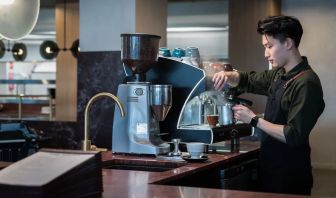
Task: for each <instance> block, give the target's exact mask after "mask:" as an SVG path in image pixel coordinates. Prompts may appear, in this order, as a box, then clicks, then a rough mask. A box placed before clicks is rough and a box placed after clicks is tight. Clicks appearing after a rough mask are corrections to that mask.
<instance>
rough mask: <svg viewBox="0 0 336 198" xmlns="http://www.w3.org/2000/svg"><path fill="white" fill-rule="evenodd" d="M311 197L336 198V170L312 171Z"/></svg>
mask: <svg viewBox="0 0 336 198" xmlns="http://www.w3.org/2000/svg"><path fill="white" fill-rule="evenodd" d="M313 175H314V187H313V190H312V195H314V196H330V197H336V170H323V169H314V170H313Z"/></svg>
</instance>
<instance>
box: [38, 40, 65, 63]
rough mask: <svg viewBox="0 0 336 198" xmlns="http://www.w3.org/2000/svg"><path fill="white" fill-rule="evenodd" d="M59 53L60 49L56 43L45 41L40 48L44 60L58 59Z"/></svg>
mask: <svg viewBox="0 0 336 198" xmlns="http://www.w3.org/2000/svg"><path fill="white" fill-rule="evenodd" d="M59 51H60V49H59V47H58V45H57V43H55V42H54V41H44V42H43V43H42V44H41V46H40V54H41V56H42V58H44V59H47V60H50V59H54V58H56V56H57V55H58V52H59Z"/></svg>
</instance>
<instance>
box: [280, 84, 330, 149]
mask: <svg viewBox="0 0 336 198" xmlns="http://www.w3.org/2000/svg"><path fill="white" fill-rule="evenodd" d="M293 86H294V88H293V89H292V90H291V91H290V94H288V97H290V99H288V101H290V104H289V108H288V109H289V111H288V117H287V124H286V125H285V126H284V135H285V138H286V142H287V144H288V145H289V146H290V147H298V146H301V145H302V144H307V143H308V141H309V134H310V132H311V130H312V129H313V127H314V126H315V124H316V122H317V120H318V118H319V116H320V115H321V114H322V112H323V110H324V107H325V104H324V100H323V91H322V87H321V85H320V83H317V82H316V81H309V80H308V81H305V82H304V83H296V84H295V85H293ZM282 101H283V102H286V98H285V99H283V100H282Z"/></svg>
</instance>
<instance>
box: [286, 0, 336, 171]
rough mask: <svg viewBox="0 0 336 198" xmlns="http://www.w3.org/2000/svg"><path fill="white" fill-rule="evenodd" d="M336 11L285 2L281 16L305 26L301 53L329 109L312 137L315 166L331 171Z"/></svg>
mask: <svg viewBox="0 0 336 198" xmlns="http://www.w3.org/2000/svg"><path fill="white" fill-rule="evenodd" d="M335 10H336V1H334V0H319V1H316V0H295V1H293V0H282V14H285V15H292V16H296V17H297V18H298V19H299V20H300V21H301V23H302V26H303V29H304V33H303V38H302V41H301V46H300V50H301V53H302V54H303V55H305V56H307V57H308V61H309V63H310V65H311V66H312V68H313V69H314V70H315V72H316V73H317V74H318V75H319V77H320V79H321V82H322V86H323V91H324V100H325V103H326V108H325V110H324V113H323V114H322V116H321V117H320V119H319V121H318V123H317V125H316V126H315V128H314V130H313V132H312V134H311V136H310V142H311V147H312V162H313V166H314V167H319V168H331V169H336V154H335V152H336V132H335V130H336V124H335V123H336V94H335V93H336V86H335V82H336V66H335V65H336V56H335V55H336V54H335V52H336V42H335V32H336V12H335ZM312 105H314V104H312Z"/></svg>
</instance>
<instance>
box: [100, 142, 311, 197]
mask: <svg viewBox="0 0 336 198" xmlns="http://www.w3.org/2000/svg"><path fill="white" fill-rule="evenodd" d="M240 150H241V152H235V153H229V152H228V153H225V154H211V153H209V154H207V155H208V157H209V160H208V161H206V162H198V163H189V162H185V161H178V162H176V161H171V160H158V159H156V158H154V157H141V156H130V155H115V154H112V153H111V152H103V153H102V158H103V164H104V166H105V167H106V166H109V164H113V163H116V162H118V163H121V164H122V163H125V164H138V165H144V166H146V165H147V166H158V165H160V166H166V167H174V166H175V168H171V169H170V170H167V171H163V172H149V171H133V170H119V169H105V168H104V169H103V185H104V192H103V197H181V198H182V197H192V198H195V197H244V198H246V197H247V198H249V197H253V198H256V197H261V198H263V197H265V198H266V197H273V198H274V197H275V198H277V197H284V198H291V197H293V198H294V197H304V196H295V195H283V194H270V193H259V192H249V191H237V190H222V189H214V188H199V187H186V186H179V185H177V186H175V185H174V186H172V185H171V184H172V183H174V181H178V180H181V179H183V178H185V177H192V176H193V175H195V174H198V173H201V172H204V171H207V170H211V169H216V168H218V167H225V166H230V163H233V162H235V161H237V160H244V158H246V159H247V158H251V156H257V155H258V152H259V143H258V142H242V143H241V146H240ZM209 177H211V175H209ZM208 179H209V178H208ZM199 180H201V179H199ZM197 182H198V181H195V183H197ZM200 182H201V181H200ZM307 197H308V196H307Z"/></svg>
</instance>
